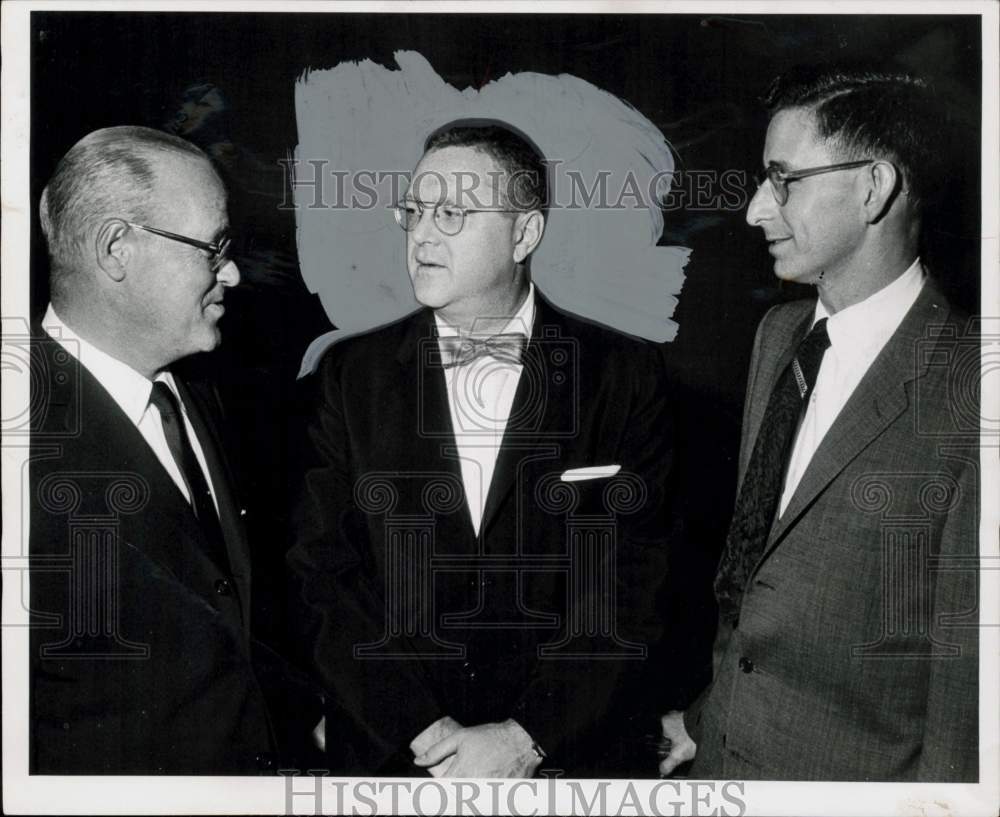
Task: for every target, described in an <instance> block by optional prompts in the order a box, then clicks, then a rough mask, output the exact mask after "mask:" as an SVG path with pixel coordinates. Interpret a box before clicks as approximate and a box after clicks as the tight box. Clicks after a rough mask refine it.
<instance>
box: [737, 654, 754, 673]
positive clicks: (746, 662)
mask: <svg viewBox="0 0 1000 817" xmlns="http://www.w3.org/2000/svg"><path fill="white" fill-rule="evenodd" d="M740 669H741V670H743V672H748V673H749V672H753V661H751V660H750V659H749V658H747V657H746V656H745V655H744V656H742V657H741V658H740Z"/></svg>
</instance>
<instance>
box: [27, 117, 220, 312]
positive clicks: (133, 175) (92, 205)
mask: <svg viewBox="0 0 1000 817" xmlns="http://www.w3.org/2000/svg"><path fill="white" fill-rule="evenodd" d="M164 153H173V154H179V155H187V156H194V157H198V158H201V159H204V160H205V161H208V157H207V156H206V155H205V153H204V152H202V151H201V150H200V149H199V148H197V147H196V146H195V145H193V144H191V143H190V142H187V141H185V140H184V139H181V138H180V137H177V136H173V135H171V134H169V133H164V132H162V131H158V130H153V129H152V128H142V127H132V126H121V127H114V128H103V129H101V130H96V131H93V132H92V133H89V134H87V135H86V136H84V137H83V139H81V140H80V141H79V142H77V143H76V144H75V145H73V147H71V148H70V149H69V152H67V153H66V155H65V156H63V158H62V159H61V160H60V161H59V164H58V165H56V169H55V172H54V173H53V174H52V178H51V179H50V180H49V183H48V185H46V187H45V190H44V191H42V199H41V204H40V206H39V219H40V222H41V226H42V232H43V233H44V234H45V240H46V242H47V244H48V248H49V259H50V262H51V270H52V291H53V297H56V296H58V294H60V287H61V285H62V284H63V283H64V279H65V276H67V275H68V274H70V273H71V272H72V270H73V268H74V267H75V266H76V265H77V263H78V259H79V258H80V255H81V253H82V252H83V251H84V248H85V245H86V243H87V241H88V238H89V237H90V236H91V234H92V232H93V230H94V228H96V227H97V226H99V225H100V224H101V223H102V222H103V221H104V220H105V219H107V218H109V217H112V216H117V217H119V218H123V219H127V220H129V221H136V222H145V221H146V220H147V219H148V218H149V210H150V208H151V206H152V203H153V201H154V198H155V197H154V185H155V181H156V178H155V172H154V169H153V159H154V158H155V157H156V156H157V155H158V154H159V155H162V154H164Z"/></svg>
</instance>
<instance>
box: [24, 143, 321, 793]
mask: <svg viewBox="0 0 1000 817" xmlns="http://www.w3.org/2000/svg"><path fill="white" fill-rule="evenodd" d="M40 211H41V212H40V215H41V224H42V229H43V231H44V233H45V237H46V240H47V242H48V247H49V255H50V262H51V304H50V305H49V308H48V311H47V312H46V315H45V317H44V319H43V321H42V327H43V329H44V331H41V330H39V332H38V334H37V336H36V338H35V342H34V343H33V349H32V352H33V368H32V372H33V373H38V374H39V377H38V378H37V379H36V380H34V381H33V382H32V387H33V389H34V392H35V393H34V395H33V397H34V400H33V405H35V406H36V407H37V408H38V411H37V412H36V413H35V415H34V416H33V419H34V423H33V427H32V458H31V464H30V491H31V506H30V513H31V524H30V543H29V546H30V560H31V573H30V607H31V611H32V616H33V619H32V623H33V627H32V631H31V681H30V693H29V695H30V758H31V759H30V770H31V772H32V773H35V774H102V773H103V774H141V773H173V774H259V773H266V772H273V770H275V769H276V763H277V762H278V759H279V756H278V754H277V753H278V752H279V750H281V751H284V749H286V748H287V747H288V744H282V743H281V741H280V738H281V737H282V735H283V732H284V730H285V729H286V727H287V728H290V726H289V725H288V723H287V722H286V720H285V718H284V717H283V716H282V717H281V718H274V722H272V716H273V715H274V712H273V711H269V704H268V702H267V699H266V698H265V689H266V690H267V694H268V695H269V696H270V695H271V694H272V693H273V694H274V695H275V696H276V697H271V698H270V700H271V702H272V704H280V703H281V702H282V698H281V696H282V695H283V694H284V693H283V690H284V689H286V687H285V686H283V684H284V683H285V682H286V680H287V678H286V676H285V674H284V668H283V666H282V664H281V662H280V661H278V660H277V659H276V658H275V657H274V656H272V655H271V654H270V653H269V651H268V650H267V649H266V648H265V647H263V646H262V645H260V644H258V643H256V642H255V641H254V640H253V638H252V637H251V635H250V620H249V609H250V559H249V552H248V548H247V542H246V533H245V529H244V518H243V517H244V516H245V513H246V512H245V511H244V510H243V509H242V508H241V506H240V504H239V500H238V498H237V496H236V493H235V489H234V485H233V481H232V473H231V471H230V467H229V464H228V462H227V458H226V453H225V451H224V449H223V446H222V436H221V433H220V432H221V427H220V421H221V417H220V415H219V413H218V408H219V407H218V405H217V404H216V401H215V399H214V392H213V391H212V390H211V389H210V388H208V387H206V386H204V385H202V384H197V383H187V382H185V380H184V378H182V377H181V376H180V375H179V374H178V373H177V372H174V371H172V368H171V367H172V366H173V364H176V363H178V362H179V361H180V360H182V359H183V358H185V357H188V356H189V355H192V354H194V353H196V352H204V351H209V350H211V349H213V348H215V347H216V346H217V345H218V344H219V342H220V333H219V326H218V321H219V318H220V317H221V316H222V314H223V305H222V302H223V295H224V292H225V290H226V289H227V288H228V287H232V286H235V285H236V284H237V283H238V282H239V271H238V270H237V268H236V265H235V264H234V263H233V262H232V260H231V259H230V258H229V256H228V254H227V251H228V247H229V241H228V239H227V237H226V233H227V229H228V218H227V215H226V194H225V190H224V188H223V185H222V183H221V181H220V179H219V177H218V176H217V175H216V173H215V171H214V170H213V169H212V166H211V164H210V162H209V161H208V158H207V157H206V156H205V154H204V153H202V151H201V150H199V149H198V148H196V147H194V146H193V145H191V144H189V143H187V142H185V141H184V140H182V139H179V138H177V137H174V136H170V135H168V134H164V133H160V132H158V131H153V130H149V129H146V128H135V127H115V128H106V129H102V130H99V131H95V132H93V133H91V134H89V135H88V136H86V137H84V138H83V139H82V140H80V141H79V142H78V143H77V144H76V145H74V147H73V148H72V149H71V150H70V151H69V152H68V153H67V154H66V156H64V157H63V159H62V160H61V161H60V163H59V165H58V167H57V168H56V171H55V173H54V175H53V176H52V179H51V180H50V182H49V184H48V186H47V187H46V188H45V191H44V192H43V194H42V199H41V208H40ZM254 664H256V666H257V670H256V671H255V669H254ZM317 720H318V715H317ZM281 759H283V760H285V761H290V760H292V759H291V758H289V757H288V756H287V755H283V756H282V758H281Z"/></svg>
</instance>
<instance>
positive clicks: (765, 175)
mask: <svg viewBox="0 0 1000 817" xmlns="http://www.w3.org/2000/svg"><path fill="white" fill-rule="evenodd" d="M874 161H876V160H875V159H860V160H858V161H855V162H841V163H839V164H835V165H823V166H822V167H807V168H804V169H803V170H782V169H781V168H780V167H778V166H776V165H771V166H770V167H768V168H766V169H765V170H762V171H760V172H759V173H758V174H757V187H760V186H761V185H762V184H763V183H764V182H770V183H771V193H772V194H774V200H775V201H776V202H778V205H779V206H781V207H784V206H785V203H786V202H787V201H788V183H789V182H794V181H797V180H798V179H805V178H808V177H809V176H819V175H820V174H821V173H833V172H834V171H835V170H848V169H849V168H852V167H862V166H863V165H870V164H871V163H872V162H874Z"/></svg>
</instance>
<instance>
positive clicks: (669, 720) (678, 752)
mask: <svg viewBox="0 0 1000 817" xmlns="http://www.w3.org/2000/svg"><path fill="white" fill-rule="evenodd" d="M660 726H661V728H662V729H663V742H664V749H666V751H667V756H666V757H665V758H663V760H661V761H660V776H661V777H668V776H669V775H670V773H671V772H673V770H674V769H676V768H677V767H678V766H680V765H681V764H682V763H687V762H688V761H689V760H694V756H695V754H696V753H697V751H698V744H697V743H695V742H694V741H693V740H691V736H690V735H689V734H688V733H687V729H685V728H684V713H683V712H678V711H677V710H674V711H672V712H668V713H667V714H666V715H663V716H662V717H661V718H660Z"/></svg>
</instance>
